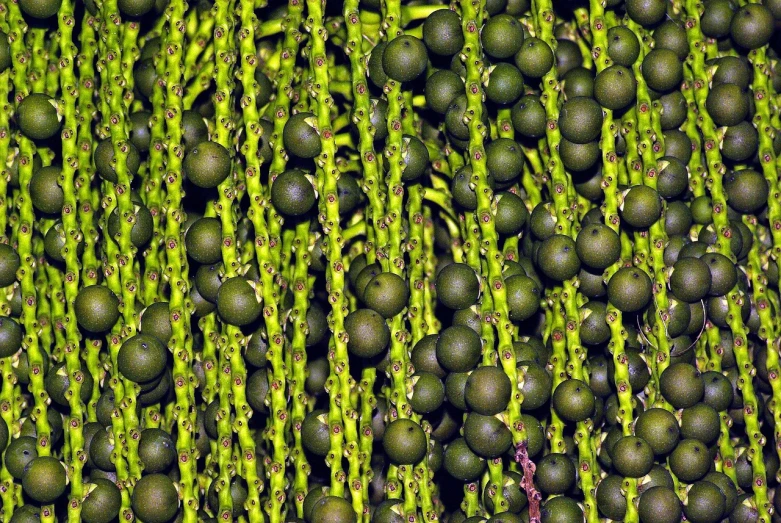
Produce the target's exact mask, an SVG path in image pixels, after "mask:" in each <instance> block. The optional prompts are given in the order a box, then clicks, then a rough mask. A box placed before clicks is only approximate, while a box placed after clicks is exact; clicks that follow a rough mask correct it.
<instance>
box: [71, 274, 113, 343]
mask: <svg viewBox="0 0 781 523" xmlns="http://www.w3.org/2000/svg"><path fill="white" fill-rule="evenodd" d="M74 309H75V311H76V320H77V321H78V323H79V326H80V327H81V328H82V329H84V330H86V331H89V332H93V333H96V334H97V333H103V332H106V331H108V330H110V329H111V327H113V326H114V324H115V323H116V322H117V320H118V319H119V299H118V298H117V296H116V295H115V294H114V293H113V292H112V291H111V290H110V289H109V288H108V287H104V286H103V285H90V286H87V287H83V288H82V289H81V290H80V291H79V293H78V294H77V295H76V300H75V301H74Z"/></svg>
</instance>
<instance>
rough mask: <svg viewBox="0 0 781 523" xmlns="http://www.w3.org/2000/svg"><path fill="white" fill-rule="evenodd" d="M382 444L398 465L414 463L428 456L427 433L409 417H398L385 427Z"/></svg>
mask: <svg viewBox="0 0 781 523" xmlns="http://www.w3.org/2000/svg"><path fill="white" fill-rule="evenodd" d="M382 446H383V449H384V450H385V454H386V455H387V457H388V459H389V460H390V461H391V462H393V463H395V464H397V465H414V464H417V463H418V462H419V461H420V460H422V459H423V458H424V457H425V456H426V433H425V432H423V429H422V428H421V426H420V425H418V424H417V423H415V422H414V421H412V420H409V419H397V420H395V421H392V422H391V423H389V424H388V426H387V427H385V436H384V437H383V440H382Z"/></svg>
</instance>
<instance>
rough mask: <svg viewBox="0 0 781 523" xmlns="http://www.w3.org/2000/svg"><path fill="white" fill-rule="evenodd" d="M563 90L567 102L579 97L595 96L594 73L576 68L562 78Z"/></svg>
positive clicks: (583, 68) (582, 68)
mask: <svg viewBox="0 0 781 523" xmlns="http://www.w3.org/2000/svg"><path fill="white" fill-rule="evenodd" d="M561 83H562V88H563V89H564V96H566V98H567V100H569V99H572V98H576V97H579V96H585V97H588V98H592V97H593V96H594V71H592V70H590V69H586V68H585V67H575V68H573V69H570V70H569V71H567V74H565V75H564V77H563V78H562V82H561Z"/></svg>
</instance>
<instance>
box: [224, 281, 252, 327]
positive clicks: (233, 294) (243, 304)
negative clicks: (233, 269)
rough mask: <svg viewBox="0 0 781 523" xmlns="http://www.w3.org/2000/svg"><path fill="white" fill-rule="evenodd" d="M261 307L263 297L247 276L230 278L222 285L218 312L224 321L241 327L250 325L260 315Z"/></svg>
mask: <svg viewBox="0 0 781 523" xmlns="http://www.w3.org/2000/svg"><path fill="white" fill-rule="evenodd" d="M261 309H262V307H261V299H260V297H259V296H258V294H257V291H256V289H255V287H254V285H253V284H252V282H250V281H249V280H247V279H246V278H243V277H241V276H235V277H233V278H228V279H227V280H225V281H224V282H223V284H222V285H221V286H220V290H219V292H218V293H217V312H219V314H220V318H222V320H223V321H224V322H226V323H228V324H230V325H236V326H239V327H241V326H244V325H249V324H250V323H252V322H253V321H255V320H256V319H257V318H258V316H260V312H261Z"/></svg>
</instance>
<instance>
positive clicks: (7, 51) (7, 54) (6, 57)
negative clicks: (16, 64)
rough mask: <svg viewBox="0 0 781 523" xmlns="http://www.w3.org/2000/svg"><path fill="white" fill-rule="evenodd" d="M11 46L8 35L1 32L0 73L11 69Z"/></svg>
mask: <svg viewBox="0 0 781 523" xmlns="http://www.w3.org/2000/svg"><path fill="white" fill-rule="evenodd" d="M11 63H12V60H11V44H10V43H8V35H7V34H5V33H4V32H2V31H0V73H2V72H4V71H5V70H6V69H8V68H9V67H11Z"/></svg>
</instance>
